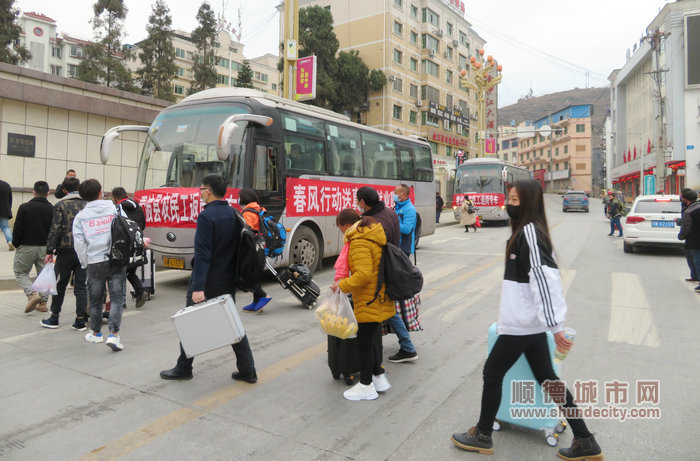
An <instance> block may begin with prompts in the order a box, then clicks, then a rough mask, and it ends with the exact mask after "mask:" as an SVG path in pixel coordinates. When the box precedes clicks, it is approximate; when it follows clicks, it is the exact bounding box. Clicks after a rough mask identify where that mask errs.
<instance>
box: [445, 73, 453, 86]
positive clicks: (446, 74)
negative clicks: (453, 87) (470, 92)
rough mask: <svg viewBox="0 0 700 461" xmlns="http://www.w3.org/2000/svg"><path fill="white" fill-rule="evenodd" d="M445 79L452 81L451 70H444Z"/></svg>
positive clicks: (448, 81)
mask: <svg viewBox="0 0 700 461" xmlns="http://www.w3.org/2000/svg"><path fill="white" fill-rule="evenodd" d="M445 81H446V82H447V83H452V71H451V70H448V71H445Z"/></svg>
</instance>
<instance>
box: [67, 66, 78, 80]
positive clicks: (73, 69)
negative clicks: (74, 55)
mask: <svg viewBox="0 0 700 461" xmlns="http://www.w3.org/2000/svg"><path fill="white" fill-rule="evenodd" d="M68 76H69V77H73V78H75V77H77V76H78V66H75V65H73V64H68Z"/></svg>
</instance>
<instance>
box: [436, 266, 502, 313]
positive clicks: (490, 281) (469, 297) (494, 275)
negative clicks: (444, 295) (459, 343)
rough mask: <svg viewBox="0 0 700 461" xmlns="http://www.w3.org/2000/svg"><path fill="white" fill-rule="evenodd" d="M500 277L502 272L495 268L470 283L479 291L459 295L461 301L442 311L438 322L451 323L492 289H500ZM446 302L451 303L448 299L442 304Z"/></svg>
mask: <svg viewBox="0 0 700 461" xmlns="http://www.w3.org/2000/svg"><path fill="white" fill-rule="evenodd" d="M502 277H503V270H502V269H501V268H500V267H497V268H495V269H492V270H491V271H490V272H488V273H487V274H486V275H484V276H483V277H480V278H479V279H477V280H475V281H474V282H473V283H470V285H472V286H474V287H479V288H480V289H479V291H477V292H474V293H469V294H466V293H459V295H460V296H459V299H461V301H460V302H456V303H454V304H453V306H452V308H448V309H446V310H444V311H443V312H442V315H441V316H440V318H439V320H440V321H442V322H447V323H451V322H452V321H454V320H455V319H456V318H457V317H459V316H461V315H463V314H464V311H466V310H467V309H468V308H469V307H470V306H472V305H474V304H477V303H478V302H480V301H481V300H482V299H484V298H485V297H486V295H488V294H489V293H490V292H491V291H492V289H493V288H494V287H500V285H501V280H502ZM447 301H450V302H451V301H452V299H451V298H448V299H447V300H445V301H443V304H446V303H447Z"/></svg>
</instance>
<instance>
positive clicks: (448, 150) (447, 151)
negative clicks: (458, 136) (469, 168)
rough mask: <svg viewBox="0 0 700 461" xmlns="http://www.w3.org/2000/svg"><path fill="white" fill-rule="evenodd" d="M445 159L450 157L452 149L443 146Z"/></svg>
mask: <svg viewBox="0 0 700 461" xmlns="http://www.w3.org/2000/svg"><path fill="white" fill-rule="evenodd" d="M445 157H452V147H450V146H445Z"/></svg>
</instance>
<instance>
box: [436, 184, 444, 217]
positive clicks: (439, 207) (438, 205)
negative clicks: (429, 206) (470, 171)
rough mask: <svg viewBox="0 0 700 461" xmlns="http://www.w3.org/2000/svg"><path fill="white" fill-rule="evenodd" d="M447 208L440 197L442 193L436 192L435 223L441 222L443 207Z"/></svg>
mask: <svg viewBox="0 0 700 461" xmlns="http://www.w3.org/2000/svg"><path fill="white" fill-rule="evenodd" d="M443 206H445V201H444V200H443V199H442V197H440V192H435V223H436V224H437V223H439V222H440V215H441V214H442V207H443Z"/></svg>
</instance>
